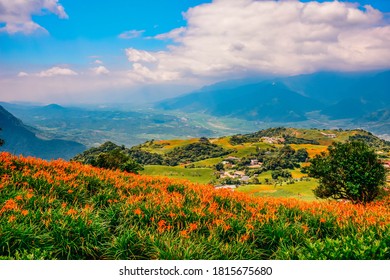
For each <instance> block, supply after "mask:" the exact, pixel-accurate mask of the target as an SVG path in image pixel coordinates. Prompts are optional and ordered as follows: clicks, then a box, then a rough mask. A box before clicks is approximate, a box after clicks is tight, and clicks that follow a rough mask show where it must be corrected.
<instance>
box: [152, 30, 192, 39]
mask: <svg viewBox="0 0 390 280" xmlns="http://www.w3.org/2000/svg"><path fill="white" fill-rule="evenodd" d="M186 30H187V29H186V28H185V27H179V28H176V29H173V30H171V31H169V32H168V33H164V34H159V35H157V36H155V37H154V38H155V39H159V40H165V39H178V38H179V37H180V36H181V35H182V34H184V32H185V31H186Z"/></svg>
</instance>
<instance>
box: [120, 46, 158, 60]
mask: <svg viewBox="0 0 390 280" xmlns="http://www.w3.org/2000/svg"><path fill="white" fill-rule="evenodd" d="M125 51H126V56H127V59H128V60H129V61H130V62H156V61H157V59H156V57H155V56H153V55H152V54H151V53H149V52H147V51H143V50H136V49H133V48H128V49H126V50H125Z"/></svg>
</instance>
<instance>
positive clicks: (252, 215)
mask: <svg viewBox="0 0 390 280" xmlns="http://www.w3.org/2000/svg"><path fill="white" fill-rule="evenodd" d="M389 248H390V199H388V198H383V199H382V200H380V201H377V202H374V203H372V204H369V205H365V206H363V205H352V204H349V203H342V202H329V201H322V202H303V201H299V200H294V199H273V198H253V197H249V196H247V195H245V194H240V193H236V192H232V191H229V190H214V189H213V188H212V187H211V186H208V185H199V184H194V183H190V182H188V181H179V180H173V179H168V178H163V177H151V176H141V175H134V174H129V173H124V172H120V171H110V170H104V169H99V168H93V167H91V166H87V165H81V164H79V163H75V162H66V161H62V160H56V161H51V162H47V161H44V160H40V159H36V158H23V157H16V156H13V155H11V154H8V153H0V259H72V260H75V259H205V260H210V259H235V260H249V259H390V249H389Z"/></svg>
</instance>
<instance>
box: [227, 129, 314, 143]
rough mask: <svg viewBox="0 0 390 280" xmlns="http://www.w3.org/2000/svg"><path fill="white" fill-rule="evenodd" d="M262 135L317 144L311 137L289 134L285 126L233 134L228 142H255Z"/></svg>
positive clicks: (285, 140) (286, 141)
mask: <svg viewBox="0 0 390 280" xmlns="http://www.w3.org/2000/svg"><path fill="white" fill-rule="evenodd" d="M262 137H280V138H283V140H284V143H285V144H314V145H318V144H319V143H318V141H316V140H312V139H304V138H300V137H296V136H294V135H290V132H289V131H288V129H287V128H284V127H276V128H267V129H263V130H260V131H257V132H254V133H249V134H244V135H241V134H237V135H233V136H232V137H231V138H230V144H232V145H239V144H243V143H256V142H258V141H259V140H260V139H261V138H262Z"/></svg>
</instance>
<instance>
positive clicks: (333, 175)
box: [307, 141, 386, 203]
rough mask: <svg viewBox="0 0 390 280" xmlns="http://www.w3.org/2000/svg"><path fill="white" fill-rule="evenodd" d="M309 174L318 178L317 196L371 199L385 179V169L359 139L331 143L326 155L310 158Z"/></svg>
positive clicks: (366, 200) (360, 199)
mask: <svg viewBox="0 0 390 280" xmlns="http://www.w3.org/2000/svg"><path fill="white" fill-rule="evenodd" d="M310 162H311V165H310V166H309V167H308V169H307V171H308V173H309V176H311V177H314V178H318V179H319V183H320V184H319V186H318V187H317V188H316V189H315V190H314V194H315V195H316V196H317V197H320V198H334V199H347V200H351V201H352V202H354V203H367V202H370V201H373V200H374V199H375V198H376V197H377V196H378V194H379V192H380V190H381V186H382V185H383V184H384V183H385V182H386V170H385V168H384V167H383V165H382V164H381V163H380V162H379V160H378V156H377V155H376V153H375V151H374V150H373V149H371V148H370V147H369V146H368V145H367V144H366V143H364V142H362V141H351V142H346V143H333V144H332V145H331V146H329V148H328V154H325V153H322V154H321V155H317V156H316V157H315V158H313V159H312V160H310Z"/></svg>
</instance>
